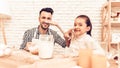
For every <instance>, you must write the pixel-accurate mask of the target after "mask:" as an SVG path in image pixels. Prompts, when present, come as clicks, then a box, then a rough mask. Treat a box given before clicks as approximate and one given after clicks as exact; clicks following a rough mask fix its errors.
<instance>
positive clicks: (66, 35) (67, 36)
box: [64, 29, 73, 47]
mask: <svg viewBox="0 0 120 68" xmlns="http://www.w3.org/2000/svg"><path fill="white" fill-rule="evenodd" d="M72 32H73V29H70V30H68V31H67V32H65V33H64V38H65V41H66V46H67V47H69V46H70V42H71V39H72Z"/></svg>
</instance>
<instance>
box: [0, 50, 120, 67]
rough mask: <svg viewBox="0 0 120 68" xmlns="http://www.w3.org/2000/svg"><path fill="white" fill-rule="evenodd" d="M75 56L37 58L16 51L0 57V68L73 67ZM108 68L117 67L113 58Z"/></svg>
mask: <svg viewBox="0 0 120 68" xmlns="http://www.w3.org/2000/svg"><path fill="white" fill-rule="evenodd" d="M76 60H77V58H63V57H62V56H60V55H57V56H55V57H54V58H52V59H39V57H37V56H36V55H32V54H30V53H28V52H26V51H16V52H13V53H12V54H11V56H4V57H0V68H73V67H75V66H77V63H76ZM109 62H110V68H118V67H117V66H118V65H117V64H116V63H115V61H114V60H109Z"/></svg>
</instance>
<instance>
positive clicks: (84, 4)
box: [0, 0, 106, 45]
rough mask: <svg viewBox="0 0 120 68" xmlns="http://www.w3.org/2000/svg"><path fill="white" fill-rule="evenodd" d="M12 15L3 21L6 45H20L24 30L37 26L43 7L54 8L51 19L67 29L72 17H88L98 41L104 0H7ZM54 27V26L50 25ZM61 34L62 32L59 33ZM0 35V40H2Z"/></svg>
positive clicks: (71, 25) (69, 26) (72, 19)
mask: <svg viewBox="0 0 120 68" xmlns="http://www.w3.org/2000/svg"><path fill="white" fill-rule="evenodd" d="M7 1H8V2H9V5H10V6H9V7H10V11H11V15H12V20H11V22H8V23H5V27H6V28H5V31H6V37H7V43H8V45H16V44H17V45H20V44H21V41H22V37H23V33H24V31H25V30H27V29H29V28H31V27H34V26H37V25H38V24H39V22H38V14H39V11H40V9H41V8H43V7H52V8H53V9H54V11H55V12H54V15H53V21H56V22H58V24H59V25H60V26H61V27H62V29H64V30H65V31H67V30H68V29H69V28H71V27H73V23H74V19H75V17H76V16H78V15H80V14H86V15H88V16H89V17H90V19H91V21H92V24H93V30H92V34H93V37H94V38H95V39H97V40H98V41H100V40H101V17H100V16H101V15H100V14H101V7H102V5H103V4H104V3H105V2H106V0H60V1H58V0H7ZM51 28H52V29H54V30H56V31H58V33H60V31H59V30H58V29H55V28H56V27H51ZM60 35H61V36H62V34H61V33H60ZM1 38H2V36H1V35H0V42H2V39H1Z"/></svg>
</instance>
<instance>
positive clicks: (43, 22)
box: [39, 11, 52, 30]
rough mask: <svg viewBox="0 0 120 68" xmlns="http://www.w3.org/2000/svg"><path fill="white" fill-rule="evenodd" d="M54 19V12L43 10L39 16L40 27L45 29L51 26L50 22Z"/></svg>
mask: <svg viewBox="0 0 120 68" xmlns="http://www.w3.org/2000/svg"><path fill="white" fill-rule="evenodd" d="M51 20H52V14H51V13H49V12H45V11H42V12H41V14H40V17H39V22H40V27H41V28H42V29H44V30H46V29H48V27H49V26H50V24H49V22H50V21H51Z"/></svg>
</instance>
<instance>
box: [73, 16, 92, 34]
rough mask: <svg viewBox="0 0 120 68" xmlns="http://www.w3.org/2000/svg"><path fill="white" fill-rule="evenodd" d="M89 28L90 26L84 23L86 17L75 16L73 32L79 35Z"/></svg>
mask: <svg viewBox="0 0 120 68" xmlns="http://www.w3.org/2000/svg"><path fill="white" fill-rule="evenodd" d="M89 30H90V27H89V26H87V24H86V18H76V19H75V22H74V34H75V35H76V36H81V35H83V34H84V33H87V31H89Z"/></svg>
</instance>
